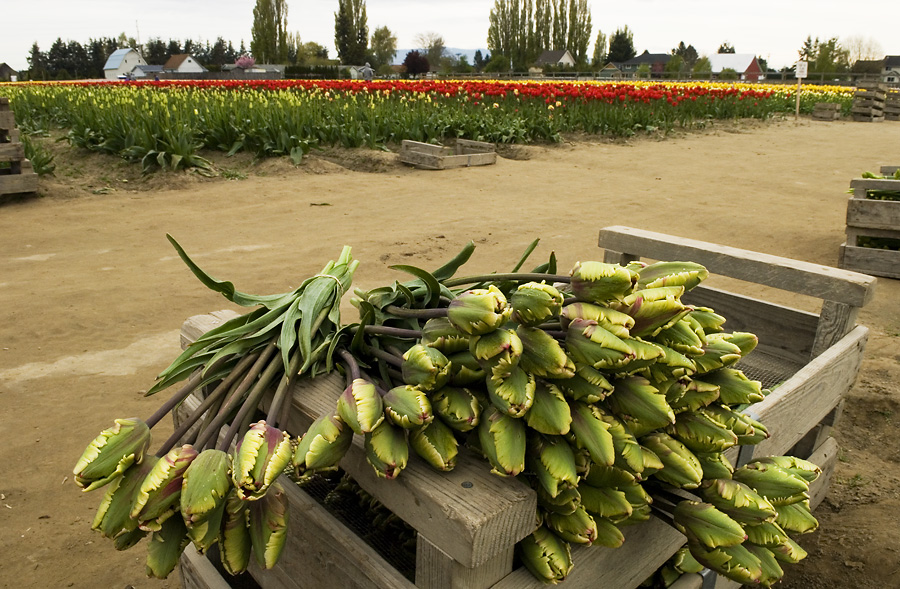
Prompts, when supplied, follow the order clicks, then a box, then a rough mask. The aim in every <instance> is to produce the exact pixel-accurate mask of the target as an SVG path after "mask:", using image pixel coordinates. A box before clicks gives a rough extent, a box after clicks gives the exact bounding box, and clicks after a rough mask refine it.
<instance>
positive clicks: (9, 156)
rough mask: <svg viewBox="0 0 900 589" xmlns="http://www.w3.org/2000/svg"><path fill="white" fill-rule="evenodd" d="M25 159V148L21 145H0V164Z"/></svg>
mask: <svg viewBox="0 0 900 589" xmlns="http://www.w3.org/2000/svg"><path fill="white" fill-rule="evenodd" d="M23 159H25V146H23V145H22V144H21V143H0V162H11V161H19V160H23Z"/></svg>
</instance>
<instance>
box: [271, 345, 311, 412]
mask: <svg viewBox="0 0 900 589" xmlns="http://www.w3.org/2000/svg"><path fill="white" fill-rule="evenodd" d="M302 361H303V357H302V356H301V355H300V348H299V347H298V348H297V349H296V350H294V353H293V355H291V361H290V363H289V364H288V368H287V369H288V371H287V372H286V373H285V374H283V375H282V377H281V381H280V382H279V383H278V388H277V389H275V396H274V397H272V404H271V405H270V406H269V413H268V414H267V415H266V423H269V424H274V423H275V421H276V420H277V419H278V416H279V415H280V414H281V407H282V405H283V404H284V403H285V401H286V399H288V397H289V395H288V392H289V391H290V390H291V385H292V384H293V382H294V378H295V377H296V376H297V372H298V371H299V370H300V363H301V362H302Z"/></svg>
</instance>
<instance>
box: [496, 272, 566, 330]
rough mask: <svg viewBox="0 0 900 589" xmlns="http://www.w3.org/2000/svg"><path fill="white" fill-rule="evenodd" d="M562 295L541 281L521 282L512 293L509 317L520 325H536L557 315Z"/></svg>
mask: <svg viewBox="0 0 900 589" xmlns="http://www.w3.org/2000/svg"><path fill="white" fill-rule="evenodd" d="M562 303H563V295H562V293H560V292H559V291H558V290H557V289H556V288H554V287H553V286H551V285H549V284H545V283H543V282H541V283H537V282H528V283H526V284H522V285H520V286H519V288H517V289H516V291H515V292H514V293H513V294H512V296H511V297H510V299H509V304H510V306H511V307H512V315H511V316H510V318H511V319H512V320H513V321H515V322H516V323H518V324H520V325H527V326H530V327H537V326H538V325H540V324H541V323H544V322H545V321H548V320H550V319H552V318H553V317H555V316H556V315H559V311H560V309H561V308H562Z"/></svg>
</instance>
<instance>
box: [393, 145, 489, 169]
mask: <svg viewBox="0 0 900 589" xmlns="http://www.w3.org/2000/svg"><path fill="white" fill-rule="evenodd" d="M400 161H401V162H403V163H405V164H410V165H413V166H416V167H417V168H424V169H426V170H446V169H448V168H463V167H469V166H486V165H489V164H494V163H497V153H496V151H495V150H494V146H493V145H492V144H490V143H484V142H482V141H469V140H467V139H457V140H456V147H455V149H454V148H450V147H442V146H440V145H431V144H430V143H420V142H418V141H409V140H404V141H403V143H402V144H401V146H400Z"/></svg>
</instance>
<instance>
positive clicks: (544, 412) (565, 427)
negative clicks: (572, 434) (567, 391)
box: [525, 381, 572, 436]
mask: <svg viewBox="0 0 900 589" xmlns="http://www.w3.org/2000/svg"><path fill="white" fill-rule="evenodd" d="M525 422H526V423H527V424H528V427H530V428H531V429H533V430H536V431H539V432H541V433H542V434H547V435H560V436H562V435H565V434H567V433H569V430H570V428H571V424H572V411H571V409H570V408H569V404H568V403H567V402H566V398H565V397H564V396H563V393H562V391H560V390H559V387H557V386H556V385H555V384H546V383H544V382H543V381H538V382H537V383H536V386H535V389H534V402H533V403H532V404H531V408H530V409H529V410H528V413H526V414H525Z"/></svg>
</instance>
